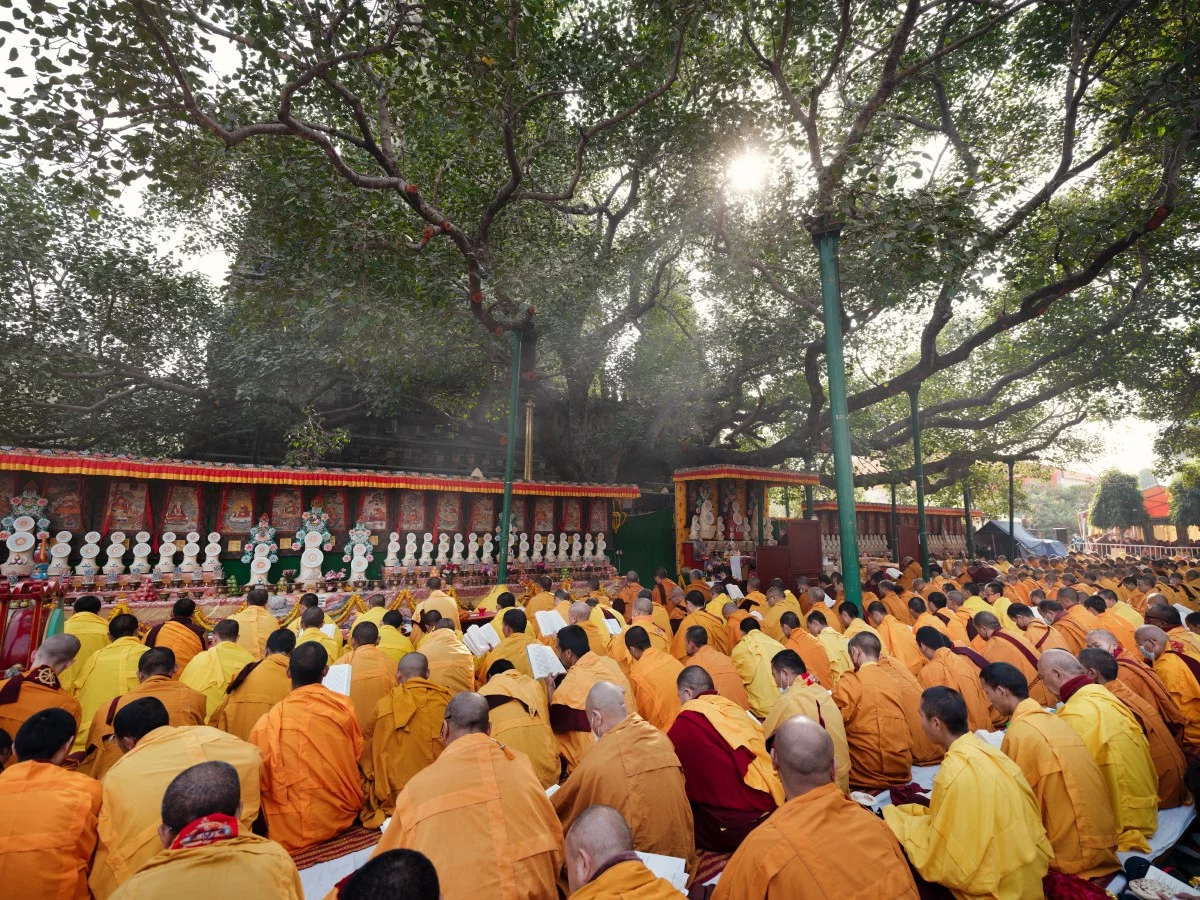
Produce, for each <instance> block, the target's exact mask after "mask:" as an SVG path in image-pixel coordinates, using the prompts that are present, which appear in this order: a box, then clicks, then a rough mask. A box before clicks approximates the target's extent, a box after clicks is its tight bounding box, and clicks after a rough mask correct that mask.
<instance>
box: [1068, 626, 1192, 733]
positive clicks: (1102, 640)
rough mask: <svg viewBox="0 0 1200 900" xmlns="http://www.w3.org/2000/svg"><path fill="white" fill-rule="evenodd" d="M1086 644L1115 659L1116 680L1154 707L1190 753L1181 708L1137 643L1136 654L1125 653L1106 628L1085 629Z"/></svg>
mask: <svg viewBox="0 0 1200 900" xmlns="http://www.w3.org/2000/svg"><path fill="white" fill-rule="evenodd" d="M1088 647H1090V648H1094V649H1097V650H1104V651H1106V652H1108V653H1109V654H1111V655H1112V657H1113V659H1115V660H1116V661H1117V680H1118V681H1120V682H1121V684H1123V685H1125V686H1126V687H1127V688H1129V689H1130V690H1131V691H1133V692H1134V693H1135V694H1137V695H1138V696H1139V697H1141V698H1142V699H1143V700H1145V701H1146V702H1147V703H1149V704H1150V705H1151V706H1153V707H1154V708H1155V710H1156V711H1157V712H1158V714H1159V715H1160V716H1161V717H1162V720H1163V721H1164V722H1166V723H1167V726H1168V727H1169V728H1170V729H1171V732H1172V733H1173V734H1174V735H1175V736H1176V739H1177V740H1179V741H1180V742H1181V744H1182V745H1183V751H1184V754H1185V755H1188V756H1191V755H1194V754H1193V753H1192V751H1191V750H1190V749H1189V748H1190V746H1191V745H1190V744H1189V743H1188V742H1187V740H1186V739H1185V736H1184V718H1183V712H1182V711H1181V710H1180V709H1179V706H1178V704H1176V703H1175V700H1174V698H1173V697H1172V696H1171V694H1170V692H1169V691H1168V690H1167V686H1166V685H1165V684H1163V681H1162V679H1161V678H1159V677H1158V675H1157V674H1155V671H1154V670H1153V669H1152V668H1150V666H1148V665H1146V663H1145V661H1144V660H1143V658H1142V650H1141V648H1140V647H1139V648H1138V651H1137V653H1136V654H1134V653H1127V652H1126V651H1125V648H1123V647H1122V646H1121V644H1120V643H1119V642H1118V641H1117V639H1116V637H1114V636H1113V634H1112V632H1110V631H1103V630H1101V631H1089V632H1088Z"/></svg>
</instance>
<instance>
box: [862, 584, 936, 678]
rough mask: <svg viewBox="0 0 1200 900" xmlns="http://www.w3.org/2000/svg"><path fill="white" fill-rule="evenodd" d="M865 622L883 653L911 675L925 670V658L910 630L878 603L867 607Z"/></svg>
mask: <svg viewBox="0 0 1200 900" xmlns="http://www.w3.org/2000/svg"><path fill="white" fill-rule="evenodd" d="M867 621H868V622H870V624H871V627H872V628H874V629H875V633H876V634H878V635H879V639H880V641H881V642H882V643H883V649H884V652H885V653H887V655H888V656H891V657H893V658H894V659H896V660H897V661H898V662H899V663H901V664H902V665H903V666H904V667H905V668H907V669H908V671H909V672H911V673H912V674H913V675H918V674H920V672H921V670H922V669H923V668H925V657H924V656H922V655H921V651H920V650H919V649H918V648H917V641H916V638H914V637H913V633H912V629H911V628H909V627H908V626H907V625H905V624H904V623H903V622H901V621H900V620H899V619H897V618H896V617H895V616H893V615H891V614H890V613H888V611H887V607H885V606H884V605H883V604H882V603H880V602H879V601H876V602H874V603H872V604H871V605H870V606H869V607H867Z"/></svg>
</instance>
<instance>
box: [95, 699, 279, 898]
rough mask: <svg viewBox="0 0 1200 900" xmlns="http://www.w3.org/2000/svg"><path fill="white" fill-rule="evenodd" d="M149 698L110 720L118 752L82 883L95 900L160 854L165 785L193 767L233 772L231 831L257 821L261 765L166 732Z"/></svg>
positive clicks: (187, 730) (187, 732) (209, 732)
mask: <svg viewBox="0 0 1200 900" xmlns="http://www.w3.org/2000/svg"><path fill="white" fill-rule="evenodd" d="M169 721H170V720H169V718H168V716H167V708H166V707H165V706H163V704H162V701H161V700H159V699H157V698H156V697H143V698H142V699H141V700H135V701H134V702H133V703H130V704H129V705H128V706H126V707H124V708H123V709H122V710H121V711H120V712H118V713H117V715H116V718H114V719H113V731H114V732H115V735H116V740H117V742H118V743H119V744H120V745H121V748H122V750H124V755H123V756H122V757H121V758H120V759H118V760H117V761H116V762H115V763H113V766H112V768H111V769H109V770H108V773H107V774H106V775H105V776H104V781H103V783H102V784H103V788H104V800H103V803H102V804H101V807H100V825H99V834H100V844H99V847H98V848H97V849H96V860H95V863H94V864H93V865H92V873H91V876H90V878H89V879H88V883H89V885H90V886H91V889H92V893H93V894H94V895H95V896H96V897H97V898H98V900H105V898H107V897H110V896H111V895H112V894H113V892H114V891H116V889H117V887H118V886H119V885H121V884H123V883H124V882H126V881H128V880H129V879H130V878H132V877H133V875H134V873H135V872H137V871H138V870H139V869H140V868H141V867H142V866H143V865H145V864H146V863H147V862H148V861H149V860H150V859H152V858H153V857H154V856H155V854H156V853H158V851H159V850H160V849H161V847H162V845H161V843H160V842H159V840H158V825H159V824H160V823H161V822H162V798H163V794H164V793H165V792H166V789H167V786H168V785H169V784H170V783H171V781H172V779H173V778H174V777H175V776H176V775H178V774H179V773H180V772H182V771H183V770H184V769H187V768H189V767H190V766H194V765H195V764H196V763H201V762H208V761H211V760H221V761H222V762H227V763H229V764H230V765H232V766H233V767H234V768H235V769H237V772H238V777H239V779H240V783H241V792H242V811H241V817H240V819H239V828H240V829H242V830H244V831H245V832H246V833H249V832H250V829H251V827H252V826H253V824H254V820H255V819H256V818H258V808H259V778H260V775H261V770H262V757H261V756H260V755H259V753H258V751H257V750H255V749H254V748H253V747H251V746H250V745H249V744H247V743H246V742H245V741H240V740H238V739H237V738H235V737H233V736H231V735H228V734H225V732H223V731H218V730H217V729H215V728H209V727H207V726H205V725H192V726H187V727H184V728H172V727H170V725H169Z"/></svg>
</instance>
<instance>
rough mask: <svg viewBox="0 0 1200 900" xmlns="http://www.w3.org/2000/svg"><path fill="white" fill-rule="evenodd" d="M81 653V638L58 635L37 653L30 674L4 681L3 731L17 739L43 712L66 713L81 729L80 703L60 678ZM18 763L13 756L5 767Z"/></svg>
mask: <svg viewBox="0 0 1200 900" xmlns="http://www.w3.org/2000/svg"><path fill="white" fill-rule="evenodd" d="M78 652H79V638H77V637H74V636H73V635H70V634H56V635H53V636H51V637H48V638H46V640H44V641H42V645H41V646H40V647H38V648H37V650H36V651H34V654H33V660H32V662H33V665H32V667H31V668H30V669H29V671H28V672H25V673H24V674H20V675H14V676H13V677H12V678H8V679H4V680H2V681H0V730H3V731H5V732H6V733H7V734H8V736H9V737H15V736H16V734H17V732H18V731H20V730H21V726H22V725H23V724H25V721H26V720H27V719H28V718H29V717H30V716H32V715H33V714H34V713H37V712H41V711H42V710H43V709H62V710H66V711H67V712H68V713H69V714H70V715H71V717H72V718H73V719H74V720H75V727H76V729H77V730H78V728H79V716H80V714H81V709H80V706H79V701H78V700H76V699H75V698H74V697H72V696H71V695H70V694H68V693H67V692H66V691H64V690H63V688H62V685H61V684H60V683H59V680H58V676H59V675H61V674H62V673H63V672H64V671H66V670H67V669H68V668H70V666H71V663H72V662H74V660H75V654H76V653H78ZM15 764H16V760H15V759H13V758H12V757H11V756H10V757H9V758H8V761H7V762H5V763H3V765H4V766H5V767H7V766H12V765H15Z"/></svg>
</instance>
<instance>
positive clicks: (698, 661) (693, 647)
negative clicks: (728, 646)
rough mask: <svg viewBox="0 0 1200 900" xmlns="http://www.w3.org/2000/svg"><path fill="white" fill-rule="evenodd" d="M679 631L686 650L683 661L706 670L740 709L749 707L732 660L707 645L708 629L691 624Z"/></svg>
mask: <svg viewBox="0 0 1200 900" xmlns="http://www.w3.org/2000/svg"><path fill="white" fill-rule="evenodd" d="M680 633H681V634H683V636H684V649H685V650H686V651H687V656H686V657H684V662H685V663H686V664H687V665H689V666H699V667H700V668H702V669H703V670H704V671H705V672H707V673H708V677H709V678H711V679H712V680H713V684H715V685H716V686H717V693H718V694H720V695H721V696H722V697H724V698H726V699H727V700H732V701H733V702H734V703H736V704H737V705H738V706H740V707H741V708H742V709H749V708H750V698H749V697H747V696H746V687H745V685H743V684H742V676H741V675H739V674H738V671H737V669H735V668H734V666H733V660H731V659H730V658H729V657H728V656H726V655H725V654H724V653H719V652H718V651H716V650H714V649H713V648H712V647H710V646H709V645H708V631H707V630H706V629H705V628H704V627H703V626H700V625H692V626H691V627H689V628H688V629H687V630H686V631H683V630H682V629H681V630H680Z"/></svg>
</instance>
